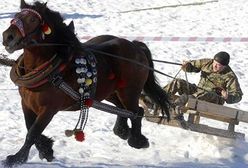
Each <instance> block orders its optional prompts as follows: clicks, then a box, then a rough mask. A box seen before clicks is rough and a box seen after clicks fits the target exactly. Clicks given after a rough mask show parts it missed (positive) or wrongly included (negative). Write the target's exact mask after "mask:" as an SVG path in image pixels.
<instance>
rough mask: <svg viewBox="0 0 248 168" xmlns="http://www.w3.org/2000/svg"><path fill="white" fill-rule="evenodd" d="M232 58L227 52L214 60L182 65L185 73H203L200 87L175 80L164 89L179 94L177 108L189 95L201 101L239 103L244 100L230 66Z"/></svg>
mask: <svg viewBox="0 0 248 168" xmlns="http://www.w3.org/2000/svg"><path fill="white" fill-rule="evenodd" d="M229 60H230V56H229V54H228V53H226V52H219V53H217V54H216V55H215V56H214V58H213V59H199V60H192V61H187V62H184V63H183V64H182V70H183V71H185V72H196V73H198V72H201V78H200V81H199V83H198V85H195V84H191V83H189V82H187V81H185V80H183V79H175V80H173V81H172V82H171V83H169V84H168V85H166V86H165V87H164V89H165V90H166V91H167V92H168V93H169V94H170V95H175V94H176V93H178V94H179V95H180V97H179V98H178V99H177V100H176V101H175V102H174V105H175V106H177V107H178V106H179V107H181V106H183V105H185V103H186V102H187V100H188V95H190V96H193V97H195V98H197V99H199V100H204V101H207V102H211V103H215V104H221V105H223V104H224V103H225V102H226V103H228V104H232V103H237V102H239V101H240V100H241V99H242V95H243V93H242V90H241V88H240V85H239V82H238V78H237V77H236V75H235V73H234V72H233V71H232V69H231V68H230V66H228V64H229Z"/></svg>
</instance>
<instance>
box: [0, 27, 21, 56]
mask: <svg viewBox="0 0 248 168" xmlns="http://www.w3.org/2000/svg"><path fill="white" fill-rule="evenodd" d="M2 36H3V42H2V44H3V46H5V49H6V51H8V52H9V53H13V52H14V51H16V50H19V49H22V46H21V41H22V36H21V35H20V33H19V32H18V30H17V29H15V28H14V26H10V27H9V28H8V29H7V30H6V31H4V32H3V35H2Z"/></svg>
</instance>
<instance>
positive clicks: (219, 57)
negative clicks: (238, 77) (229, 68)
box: [214, 51, 230, 66]
mask: <svg viewBox="0 0 248 168" xmlns="http://www.w3.org/2000/svg"><path fill="white" fill-rule="evenodd" d="M214 60H215V61H217V62H218V63H220V64H221V65H224V66H226V65H228V64H229V61H230V55H229V54H228V53H227V52H224V51H221V52H219V53H217V54H216V55H215V56H214Z"/></svg>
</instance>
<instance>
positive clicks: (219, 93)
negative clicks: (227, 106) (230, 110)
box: [214, 87, 224, 96]
mask: <svg viewBox="0 0 248 168" xmlns="http://www.w3.org/2000/svg"><path fill="white" fill-rule="evenodd" d="M222 90H224V89H223V88H222V87H216V88H214V91H215V93H216V94H217V95H219V96H221V95H222V94H221V92H222Z"/></svg>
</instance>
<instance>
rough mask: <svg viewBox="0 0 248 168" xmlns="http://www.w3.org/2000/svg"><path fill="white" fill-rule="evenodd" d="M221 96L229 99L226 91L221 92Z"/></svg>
mask: <svg viewBox="0 0 248 168" xmlns="http://www.w3.org/2000/svg"><path fill="white" fill-rule="evenodd" d="M221 96H222V97H223V98H224V99H225V100H226V99H227V98H228V92H227V91H226V90H224V89H222V90H221Z"/></svg>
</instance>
